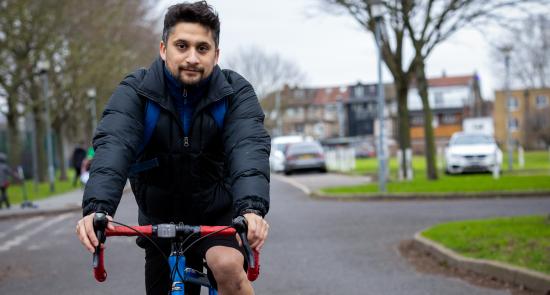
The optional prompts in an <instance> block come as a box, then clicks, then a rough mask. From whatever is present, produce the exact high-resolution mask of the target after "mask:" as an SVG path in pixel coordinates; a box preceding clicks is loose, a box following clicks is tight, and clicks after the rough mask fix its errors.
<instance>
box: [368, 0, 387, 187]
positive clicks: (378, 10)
mask: <svg viewBox="0 0 550 295" xmlns="http://www.w3.org/2000/svg"><path fill="white" fill-rule="evenodd" d="M369 3H370V6H371V13H372V18H373V19H374V21H375V34H374V35H375V38H376V48H377V49H378V87H377V88H378V93H377V94H378V95H377V96H378V99H377V104H378V152H377V155H378V187H379V191H380V192H381V193H385V192H386V154H385V150H386V145H385V140H384V106H385V102H384V83H383V82H382V42H383V41H382V35H383V26H384V7H385V5H384V1H381V0H371V1H369Z"/></svg>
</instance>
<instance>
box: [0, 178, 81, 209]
mask: <svg viewBox="0 0 550 295" xmlns="http://www.w3.org/2000/svg"><path fill="white" fill-rule="evenodd" d="M67 174H68V175H67V177H68V180H66V181H60V180H59V179H58V178H57V179H56V181H55V192H54V193H50V184H49V182H42V183H39V184H38V186H36V187H35V185H34V182H33V181H32V180H27V181H25V188H26V190H27V197H28V199H29V200H30V201H34V200H40V199H45V198H47V197H50V196H52V195H58V194H61V193H65V192H69V191H72V190H75V189H77V188H78V187H73V177H74V172H73V171H67ZM79 184H80V183H78V184H77V185H79ZM7 193H8V198H9V200H10V203H11V204H12V205H16V204H20V203H21V202H23V188H22V186H21V184H19V183H12V184H11V185H10V186H9V187H8V191H7Z"/></svg>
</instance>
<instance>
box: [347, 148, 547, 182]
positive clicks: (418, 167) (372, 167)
mask: <svg viewBox="0 0 550 295" xmlns="http://www.w3.org/2000/svg"><path fill="white" fill-rule="evenodd" d="M513 159H514V163H513V168H514V171H513V172H512V173H511V174H541V173H544V174H549V175H550V155H549V153H548V151H528V152H525V166H524V167H523V168H520V167H519V164H518V156H517V153H515V154H514V155H513ZM439 160H440V161H442V160H443V159H439ZM441 163H443V162H441ZM412 166H413V170H414V174H415V175H416V176H424V175H425V174H426V158H425V157H424V156H413V161H412ZM442 166H443V165H442V164H441V167H439V168H440V170H442V169H443V167H442ZM389 167H390V176H392V177H396V176H397V168H398V165H397V160H396V158H395V157H393V158H391V159H390V162H389ZM502 170H503V171H504V173H508V171H507V170H508V153H506V151H503V160H502ZM440 172H443V171H440ZM529 172H531V173H529ZM353 173H354V174H361V175H365V174H372V175H376V174H377V173H378V159H377V158H368V159H357V160H356V161H355V171H354V172H353Z"/></svg>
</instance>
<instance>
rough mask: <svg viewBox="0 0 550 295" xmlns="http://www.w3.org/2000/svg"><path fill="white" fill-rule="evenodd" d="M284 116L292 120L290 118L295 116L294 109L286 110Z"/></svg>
mask: <svg viewBox="0 0 550 295" xmlns="http://www.w3.org/2000/svg"><path fill="white" fill-rule="evenodd" d="M285 115H287V116H288V117H291V118H292V117H294V116H296V110H295V109H294V108H288V109H286V111H285Z"/></svg>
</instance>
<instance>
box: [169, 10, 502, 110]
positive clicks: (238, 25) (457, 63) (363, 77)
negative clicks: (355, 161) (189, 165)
mask: <svg viewBox="0 0 550 295" xmlns="http://www.w3.org/2000/svg"><path fill="white" fill-rule="evenodd" d="M177 2H179V1H171V0H168V1H165V2H162V4H161V8H164V9H165V8H166V7H167V6H169V5H170V4H173V3H177ZM208 2H209V3H210V4H211V5H212V6H213V7H214V8H215V9H216V10H217V11H218V13H219V16H220V20H221V36H220V38H221V40H220V55H221V56H220V63H221V64H222V66H223V62H224V57H227V56H231V55H232V54H235V52H237V51H238V50H239V48H242V47H246V46H251V45H254V46H258V47H260V48H263V49H264V50H265V51H267V52H270V53H275V52H276V53H278V54H280V55H281V56H282V57H284V58H285V59H288V60H290V61H292V62H294V63H296V64H297V65H298V66H299V67H300V69H301V70H302V71H304V72H305V73H306V76H307V78H306V81H305V83H304V85H303V86H313V87H318V86H320V87H323V86H339V85H349V84H354V83H357V82H358V81H361V82H364V83H375V82H376V81H377V72H376V61H377V53H376V50H375V45H374V39H373V37H372V35H371V34H369V33H367V32H365V31H364V30H363V29H361V28H359V26H358V25H357V24H356V23H355V21H354V20H353V19H352V18H351V17H350V16H347V15H341V16H336V15H334V14H331V13H329V12H321V11H320V10H319V1H317V0H278V1H268V0H230V1H229V0H210V1H208ZM490 52H491V50H490V46H489V44H487V43H486V38H484V37H483V36H482V34H481V33H479V32H478V31H476V30H473V29H465V30H462V31H459V32H458V33H457V34H455V35H454V36H453V37H452V38H451V39H449V40H448V41H446V42H445V43H442V44H440V45H439V46H438V47H437V48H436V49H435V50H434V51H433V52H432V54H431V55H430V58H429V59H428V61H427V73H428V77H438V76H440V75H441V74H442V73H443V72H446V74H447V76H450V75H469V74H472V73H474V71H477V72H478V73H479V75H480V77H481V82H482V91H483V95H484V97H485V98H487V99H491V98H493V96H494V89H495V88H500V87H501V85H502V83H501V81H498V80H497V79H495V78H493V76H494V72H495V70H494V66H493V65H491V63H492V62H494V61H493V59H491V57H490ZM384 80H385V81H387V82H391V81H392V78H391V76H390V74H389V72H387V71H385V72H384Z"/></svg>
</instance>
